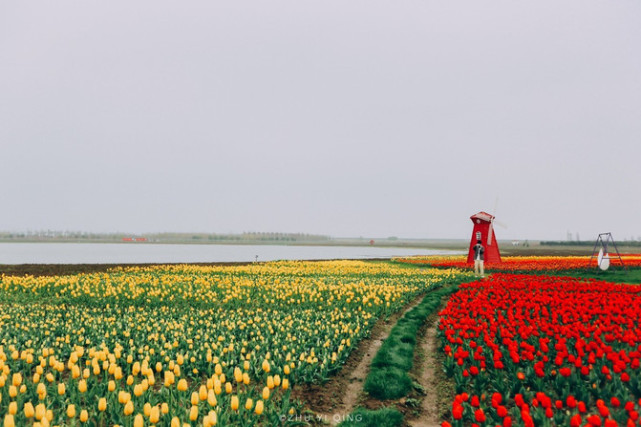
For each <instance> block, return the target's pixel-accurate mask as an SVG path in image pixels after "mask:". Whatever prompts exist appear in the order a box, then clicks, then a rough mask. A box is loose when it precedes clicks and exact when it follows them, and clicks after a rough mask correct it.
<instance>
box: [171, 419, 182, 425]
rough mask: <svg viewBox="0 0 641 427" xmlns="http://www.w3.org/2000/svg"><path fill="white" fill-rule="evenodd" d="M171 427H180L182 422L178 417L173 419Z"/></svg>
mask: <svg viewBox="0 0 641 427" xmlns="http://www.w3.org/2000/svg"><path fill="white" fill-rule="evenodd" d="M171 427H180V420H179V419H178V417H173V418H172V419H171Z"/></svg>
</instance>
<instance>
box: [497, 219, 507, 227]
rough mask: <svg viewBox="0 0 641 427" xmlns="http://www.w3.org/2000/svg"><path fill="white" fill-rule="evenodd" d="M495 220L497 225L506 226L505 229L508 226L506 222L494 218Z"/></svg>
mask: <svg viewBox="0 0 641 427" xmlns="http://www.w3.org/2000/svg"><path fill="white" fill-rule="evenodd" d="M494 222H495V223H496V225H498V226H499V227H501V228H505V229H507V228H508V226H507V224H505V223H504V222H501V221H497V220H494Z"/></svg>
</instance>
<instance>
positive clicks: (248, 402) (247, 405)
mask: <svg viewBox="0 0 641 427" xmlns="http://www.w3.org/2000/svg"><path fill="white" fill-rule="evenodd" d="M253 407H254V401H253V400H252V399H251V398H248V399H247V400H246V401H245V409H247V410H248V411H250V410H251V408H253Z"/></svg>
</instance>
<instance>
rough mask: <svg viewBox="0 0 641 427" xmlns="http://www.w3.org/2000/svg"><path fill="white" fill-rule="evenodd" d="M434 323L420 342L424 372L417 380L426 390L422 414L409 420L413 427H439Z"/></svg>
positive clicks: (434, 321) (433, 321) (433, 320)
mask: <svg viewBox="0 0 641 427" xmlns="http://www.w3.org/2000/svg"><path fill="white" fill-rule="evenodd" d="M430 320H431V321H432V323H431V324H430V325H429V326H428V328H427V329H426V331H425V335H424V336H423V338H422V339H421V341H420V346H421V347H420V348H421V352H422V353H423V356H424V357H423V371H422V372H421V374H420V376H419V377H418V378H417V382H418V383H419V384H420V385H421V386H423V388H424V389H425V396H423V400H422V402H421V412H420V416H419V417H418V418H415V419H412V420H408V424H409V425H410V426H411V427H439V426H440V425H441V424H440V422H439V411H438V404H437V402H438V395H437V392H436V390H437V385H436V369H437V362H436V359H435V358H434V357H433V356H434V354H435V352H436V349H437V348H438V347H437V343H436V340H437V338H436V319H435V318H432V319H430Z"/></svg>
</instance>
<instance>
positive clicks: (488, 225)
mask: <svg viewBox="0 0 641 427" xmlns="http://www.w3.org/2000/svg"><path fill="white" fill-rule="evenodd" d="M470 219H471V220H472V222H473V223H474V230H473V231H472V240H470V249H469V251H468V255H467V262H468V263H472V262H474V250H472V248H473V247H474V245H476V241H477V240H480V241H481V244H482V245H483V246H485V262H486V263H495V262H501V253H500V252H499V245H498V242H497V241H496V235H495V234H494V216H492V215H490V214H489V213H487V212H479V213H477V214H474V215H472V216H471V217H470Z"/></svg>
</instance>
